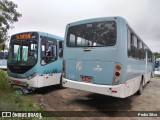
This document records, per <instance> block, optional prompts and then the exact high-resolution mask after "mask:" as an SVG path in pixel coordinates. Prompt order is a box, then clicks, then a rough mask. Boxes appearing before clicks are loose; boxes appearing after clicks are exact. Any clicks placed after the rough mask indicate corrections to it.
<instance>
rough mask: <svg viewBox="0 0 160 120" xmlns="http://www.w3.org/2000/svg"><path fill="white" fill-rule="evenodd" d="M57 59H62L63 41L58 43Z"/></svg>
mask: <svg viewBox="0 0 160 120" xmlns="http://www.w3.org/2000/svg"><path fill="white" fill-rule="evenodd" d="M59 57H60V58H62V57H63V41H59Z"/></svg>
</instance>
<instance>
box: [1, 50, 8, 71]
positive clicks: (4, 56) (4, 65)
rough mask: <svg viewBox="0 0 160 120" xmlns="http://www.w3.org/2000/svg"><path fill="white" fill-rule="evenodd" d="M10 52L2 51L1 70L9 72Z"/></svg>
mask: <svg viewBox="0 0 160 120" xmlns="http://www.w3.org/2000/svg"><path fill="white" fill-rule="evenodd" d="M7 58H8V50H1V51H0V69H4V70H7Z"/></svg>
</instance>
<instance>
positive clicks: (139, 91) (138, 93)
mask: <svg viewBox="0 0 160 120" xmlns="http://www.w3.org/2000/svg"><path fill="white" fill-rule="evenodd" d="M142 90H143V78H142V80H141V82H140V86H139V90H138V91H137V95H141V94H142Z"/></svg>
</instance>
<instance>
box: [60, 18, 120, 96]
mask: <svg viewBox="0 0 160 120" xmlns="http://www.w3.org/2000/svg"><path fill="white" fill-rule="evenodd" d="M67 29H68V31H67V33H66V41H65V42H66V43H65V48H64V49H65V51H64V63H63V64H64V65H63V66H64V75H63V77H64V78H63V85H64V86H65V87H71V88H76V89H82V90H86V91H91V92H95V93H100V94H106V95H111V94H112V92H111V91H112V89H111V88H110V86H111V85H113V84H115V83H114V81H113V80H116V82H118V79H119V78H118V77H119V72H117V74H116V75H115V74H113V73H115V72H116V71H115V65H116V63H115V59H116V47H115V45H116V37H117V26H116V22H115V21H114V20H108V21H95V22H94V21H92V22H88V23H85V21H84V23H81V24H77V25H74V24H72V25H70V24H69V25H68V27H67ZM117 68H118V69H121V65H119V64H117ZM116 84H117V83H116ZM106 85H108V86H106ZM113 92H114V91H113ZM115 92H116V91H115Z"/></svg>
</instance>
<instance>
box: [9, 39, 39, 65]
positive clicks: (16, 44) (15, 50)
mask: <svg viewBox="0 0 160 120" xmlns="http://www.w3.org/2000/svg"><path fill="white" fill-rule="evenodd" d="M37 53H38V52H37V41H36V40H30V39H26V40H18V41H17V40H11V43H10V52H9V57H8V65H16V66H34V65H35V64H36V62H37V56H38V55H37Z"/></svg>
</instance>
